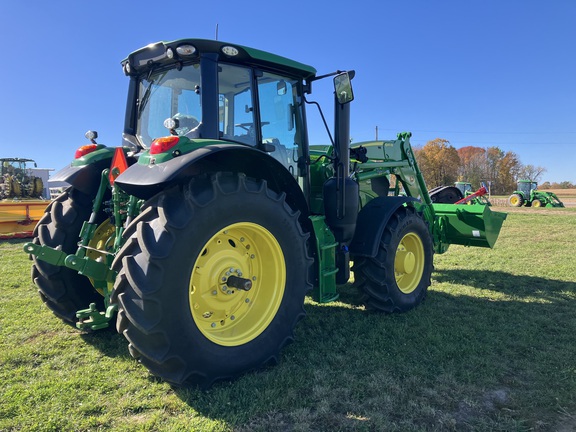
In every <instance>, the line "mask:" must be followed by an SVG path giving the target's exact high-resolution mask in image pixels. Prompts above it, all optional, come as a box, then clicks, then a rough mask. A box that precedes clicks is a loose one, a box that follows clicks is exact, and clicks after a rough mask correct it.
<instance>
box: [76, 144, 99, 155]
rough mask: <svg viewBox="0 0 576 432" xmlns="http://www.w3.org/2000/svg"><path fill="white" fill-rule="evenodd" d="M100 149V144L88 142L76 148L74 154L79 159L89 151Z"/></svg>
mask: <svg viewBox="0 0 576 432" xmlns="http://www.w3.org/2000/svg"><path fill="white" fill-rule="evenodd" d="M95 150H98V144H86V145H83V146H82V147H80V148H78V150H76V153H75V154H74V159H79V158H81V157H82V156H86V155H87V154H88V153H92V152H93V151H95Z"/></svg>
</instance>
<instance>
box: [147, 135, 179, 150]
mask: <svg viewBox="0 0 576 432" xmlns="http://www.w3.org/2000/svg"><path fill="white" fill-rule="evenodd" d="M179 140H180V138H178V137H177V136H169V137H164V138H156V139H155V140H154V141H152V145H151V146H150V154H158V153H164V152H165V151H168V150H170V149H171V148H172V147H174V146H175V145H176V144H178V141H179Z"/></svg>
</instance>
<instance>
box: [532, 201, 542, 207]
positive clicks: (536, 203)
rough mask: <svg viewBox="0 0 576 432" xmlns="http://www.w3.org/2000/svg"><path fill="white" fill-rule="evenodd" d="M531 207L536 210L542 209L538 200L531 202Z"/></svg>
mask: <svg viewBox="0 0 576 432" xmlns="http://www.w3.org/2000/svg"><path fill="white" fill-rule="evenodd" d="M532 207H536V208H539V207H542V201H540V200H539V199H535V200H533V201H532Z"/></svg>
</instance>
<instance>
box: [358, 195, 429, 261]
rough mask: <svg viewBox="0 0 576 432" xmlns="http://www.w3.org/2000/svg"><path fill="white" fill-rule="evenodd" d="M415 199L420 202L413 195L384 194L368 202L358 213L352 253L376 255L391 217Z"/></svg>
mask: <svg viewBox="0 0 576 432" xmlns="http://www.w3.org/2000/svg"><path fill="white" fill-rule="evenodd" d="M414 201H416V202H419V200H418V199H416V198H413V197H404V196H398V197H388V196H382V197H377V198H374V199H373V200H372V201H370V202H368V204H366V206H364V208H363V209H362V210H361V211H360V213H359V214H358V221H357V223H356V231H355V232H354V238H353V239H352V242H351V243H350V246H349V250H350V254H352V255H360V256H368V257H372V258H373V257H375V256H376V254H377V253H378V245H379V243H380V240H381V238H382V233H383V232H384V228H385V227H386V224H388V221H389V220H390V217H391V216H392V215H393V214H394V212H395V211H396V210H398V209H399V208H400V207H402V206H403V205H404V204H406V203H410V202H414Z"/></svg>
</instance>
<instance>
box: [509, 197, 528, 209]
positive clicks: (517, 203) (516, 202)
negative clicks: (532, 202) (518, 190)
mask: <svg viewBox="0 0 576 432" xmlns="http://www.w3.org/2000/svg"><path fill="white" fill-rule="evenodd" d="M508 204H510V205H511V206H512V207H522V206H523V205H524V198H523V197H522V195H520V194H512V195H510V197H509V198H508Z"/></svg>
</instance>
